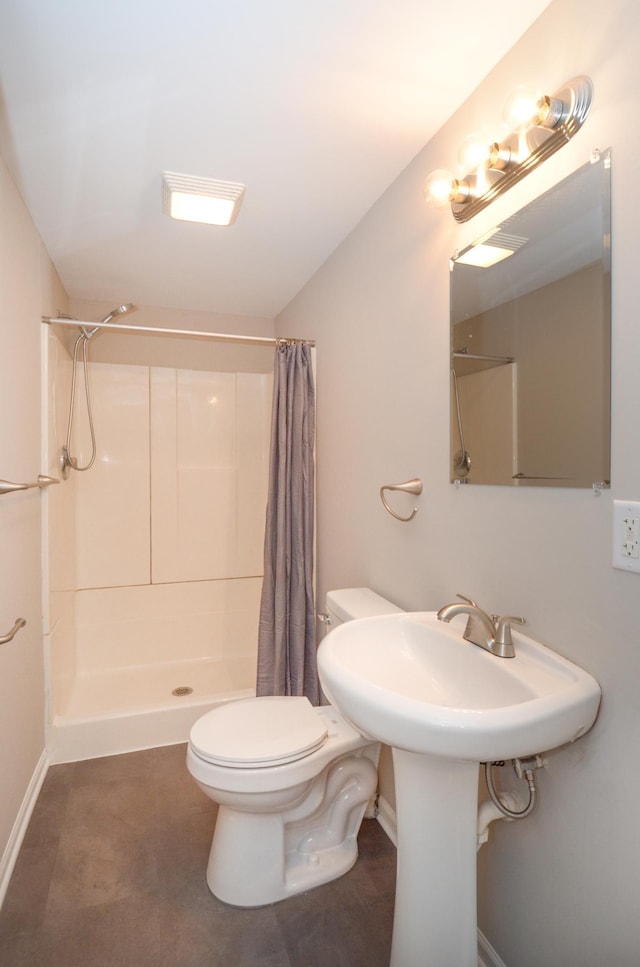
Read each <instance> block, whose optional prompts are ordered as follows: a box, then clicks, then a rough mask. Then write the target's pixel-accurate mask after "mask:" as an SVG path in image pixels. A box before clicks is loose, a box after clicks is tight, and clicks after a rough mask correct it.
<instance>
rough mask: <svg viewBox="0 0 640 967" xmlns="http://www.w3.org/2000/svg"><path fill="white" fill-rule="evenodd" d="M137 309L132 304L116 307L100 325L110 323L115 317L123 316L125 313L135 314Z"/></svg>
mask: <svg viewBox="0 0 640 967" xmlns="http://www.w3.org/2000/svg"><path fill="white" fill-rule="evenodd" d="M137 308H138V307H137V306H134V304H133V302H127V303H125V305H123V306H118V307H117V309H112V310H111V312H110V313H109V315H108V316H105V317H104V319H101V320H100V325H101V326H102V325H104V324H105V322H111V320H112V319H115V317H116V316H124V315H126V313H127V312H135V311H136V309H137Z"/></svg>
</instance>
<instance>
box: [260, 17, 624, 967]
mask: <svg viewBox="0 0 640 967" xmlns="http://www.w3.org/2000/svg"><path fill="white" fill-rule="evenodd" d="M639 43H640V7H639V6H638V5H637V4H636V3H635V0H613V2H611V3H609V4H606V5H602V4H597V5H596V4H595V3H592V2H588V3H584V2H583V0H557V2H554V3H553V4H552V5H551V6H550V7H549V9H548V10H547V11H546V13H545V14H543V16H542V17H541V19H540V20H539V21H538V22H537V23H536V24H535V25H534V26H533V28H532V29H531V30H530V31H529V32H528V33H527V34H526V35H525V37H524V38H523V39H522V40H521V42H519V43H518V44H517V46H516V47H515V48H514V49H513V50H512V51H511V52H510V53H509V55H508V56H507V57H506V58H505V59H504V60H503V61H502V62H501V63H500V64H499V65H498V66H497V67H496V68H495V69H494V71H493V72H492V73H491V74H490V75H489V76H488V77H487V78H486V79H485V81H484V82H483V83H482V84H481V86H480V87H479V88H478V90H477V91H476V92H475V93H474V95H473V96H472V97H471V98H470V99H469V100H468V101H467V102H466V103H465V104H464V105H463V106H462V107H461V108H460V110H459V111H458V112H457V113H456V114H455V115H454V116H453V117H452V118H451V119H450V121H449V122H448V123H447V124H446V126H445V127H444V128H443V129H442V130H441V131H440V132H439V134H438V135H437V136H436V137H435V138H434V139H433V140H432V141H431V142H430V143H429V144H428V145H427V146H426V147H425V149H424V150H423V151H422V152H421V154H420V155H419V156H418V157H417V158H416V159H415V161H414V162H413V163H412V164H411V165H409V167H408V168H407V169H406V170H405V171H404V172H403V173H402V174H401V175H400V177H399V178H398V179H397V180H396V181H395V182H394V183H393V184H392V185H391V186H390V188H389V189H388V190H387V192H386V193H385V194H384V195H383V196H382V197H381V198H380V200H379V202H378V203H377V204H376V205H375V206H374V207H373V208H372V209H371V211H370V212H369V213H368V214H367V216H366V217H365V218H364V219H363V220H362V222H361V223H360V224H359V225H358V226H357V228H356V229H355V230H354V232H353V233H352V234H351V235H350V236H349V238H347V240H346V241H345V242H344V243H343V244H342V245H341V246H340V247H339V249H338V250H337V251H336V252H335V253H334V255H333V256H332V257H331V258H330V259H329V260H328V261H327V263H326V264H325V265H324V266H323V267H322V269H321V270H320V271H319V272H318V273H317V274H316V276H315V277H314V278H313V279H312V280H311V281H310V282H309V283H308V284H307V286H306V287H305V288H304V289H303V290H302V292H301V293H300V294H299V295H298V297H297V298H296V299H295V300H294V301H293V302H292V303H291V304H290V306H289V307H288V308H287V309H286V310H285V311H284V312H283V313H282V315H281V317H280V318H279V320H277V324H278V328H279V331H282V332H285V331H286V332H287V333H290V334H293V335H296V334H297V335H306V336H314V337H315V338H316V339H317V342H318V349H317V362H318V495H319V501H318V504H319V511H318V516H319V536H318V549H319V588H320V592H321V593H322V592H323V591H325V590H326V589H327V588H330V587H340V586H348V585H369V586H371V587H372V588H374V589H376V590H377V591H379V592H380V593H382V594H384V595H386V596H388V597H390V598H392V599H393V600H395V601H397V602H398V603H399V604H401V605H403V606H404V607H406V608H412V609H421V608H436V607H438V606H440V605H442V604H444V603H445V602H447V601H450V600H451V599H452V598H453V597H454V595H455V593H456V592H457V591H461V592H463V593H466V594H468V595H471V596H473V597H474V598H476V599H478V600H479V601H480V602H481V603H482V604H483V605H485V606H486V608H487V609H488V610H490V611H496V612H502V613H504V612H510V613H512V614H523V615H525V616H526V617H527V618H528V621H529V631H530V633H531V634H532V635H533V636H534V637H536V638H538V639H540V640H542V641H543V642H546V643H548V644H549V645H551V646H552V647H554V648H556V649H557V650H558V651H560V652H561V653H563V654H565V655H566V656H568V657H569V658H571V659H573V660H575V661H577V662H578V663H579V664H581V665H583V666H584V667H585V668H587V669H588V670H589V671H591V672H592V673H593V674H594V675H595V676H596V677H597V678H598V679H599V681H600V682H601V684H602V688H603V692H604V700H603V705H602V709H601V713H600V717H599V720H598V722H597V724H596V726H595V728H594V730H593V732H592V733H591V734H590V735H589V736H588V737H586V738H584V739H582V740H581V741H579V742H578V743H577V744H576V745H575V746H573V747H570V748H567V749H563V750H559V751H556V752H553V753H552V754H550V755H549V757H548V759H549V766H548V770H547V771H546V772H545V773H544V775H542V776H541V778H540V806H539V808H538V809H537V811H536V813H535V814H534V815H533V816H532V817H530V818H529V819H527V820H526V821H524V822H522V823H520V824H517V823H510V824H498V828H497V829H496V830H495V832H493V833H492V836H491V841H490V843H489V845H488V847H483V850H482V852H481V854H480V865H481V883H480V924H481V927H482V929H483V931H484V933H485V934H486V936H487V937H488V938H489V939H490V941H491V942H492V943H493V944H494V945H495V947H496V948H497V950H498V952H499V953H500V955H501V956H502V958H503V959H504V961H505V963H506V964H508V965H509V967H540V965H541V964H545V965H546V964H548V965H553V967H601V965H602V964H605V963H609V964H616V965H620V967H631V965H632V964H635V963H637V960H638V949H639V945H638V926H637V906H638V900H637V884H638V871H639V870H640V838H639V837H638V835H637V828H638V820H637V800H638V795H639V793H640V780H639V779H638V772H637V770H636V769H635V760H636V748H635V747H636V740H637V735H638V721H639V711H640V704H639V701H638V697H637V693H638V684H637V683H638V678H639V675H640V657H639V652H638V628H637V615H638V602H639V601H640V576H639V575H635V574H630V573H625V572H621V571H615V570H613V569H612V567H611V518H612V499H613V498H614V497H617V498H625V499H634V498H635V499H640V449H639V448H638V447H637V446H635V443H636V442H637V440H638V413H640V380H638V378H637V373H636V369H637V365H638V360H640V326H639V325H638V322H637V312H636V305H637V268H636V264H635V262H636V260H635V259H634V258H633V256H629V257H626V258H625V257H624V254H623V253H627V252H628V253H632V252H633V251H634V245H633V242H634V236H635V230H636V223H637V206H635V205H633V204H632V203H630V200H629V193H628V191H627V189H626V186H627V185H629V184H633V181H634V178H635V169H636V167H637V160H636V155H637V154H638V152H640V129H639V128H638V125H637V124H636V122H635V118H636V114H637V110H636V106H635V100H636V96H637V89H638V80H639V74H640V58H638V45H639ZM580 73H586V74H589V75H590V76H591V77H592V79H593V81H594V85H595V100H594V104H593V108H592V111H591V114H590V117H589V119H588V120H587V122H586V125H585V128H584V129H583V131H581V132H580V134H579V135H578V136H577V137H576V139H575V140H574V141H572V142H571V143H570V144H569V145H567V146H565V147H564V148H563V149H562V151H561V152H559V154H557V155H556V156H555V157H554V158H552V159H551V160H549V161H547V162H546V163H545V164H544V165H543V166H542V168H540V169H539V170H538V171H536V172H534V173H532V174H531V175H529V177H528V178H527V179H525V181H524V182H523V183H521V184H520V185H519V186H517V187H516V188H513V189H512V190H511V191H510V192H508V193H507V194H506V195H505V196H503V198H501V199H499V200H498V201H496V202H495V203H494V204H493V205H492V206H490V208H489V209H488V210H487V211H485V212H482V213H481V214H479V215H478V216H476V217H475V218H473V219H472V220H471V222H470V223H469V224H467V225H464V226H462V227H459V226H457V225H456V223H455V222H454V221H453V219H452V218H451V216H450V215H449V213H447V212H439V211H431V210H429V209H428V208H427V207H426V206H425V205H424V204H423V202H422V192H423V182H424V179H425V176H426V175H427V174H428V173H429V172H430V171H431V170H433V169H435V168H442V167H446V166H450V165H452V164H455V160H456V157H457V152H458V147H459V145H460V144H461V142H462V141H463V139H464V138H465V137H466V136H467V135H468V134H470V133H471V132H474V131H478V130H481V131H488V132H491V131H497V130H500V123H501V110H502V105H503V103H504V100H505V97H506V95H507V94H508V93H509V92H510V91H511V90H513V88H514V87H515V86H517V85H518V84H521V83H522V84H539V83H542V84H544V85H546V86H547V88H550V89H551V90H553V89H555V88H557V87H560V86H561V85H562V84H563V83H564V82H565V81H566V80H568V79H569V78H570V77H572V76H575V75H577V74H580ZM609 145H611V146H612V149H613V169H612V176H613V178H612V180H613V466H612V480H613V482H612V490H611V491H610V492H605V493H603V495H602V496H600V497H594V496H593V494H592V493H591V492H590V491H589V490H573V489H571V490H560V489H547V488H542V489H536V488H507V487H504V488H501V487H461V488H459V489H456V488H455V487H454V486H452V485H451V484H450V483H449V461H448V453H449V419H448V401H449V362H448V353H449V323H448V284H449V273H448V259H449V256H450V255H451V253H452V252H453V251H454V249H456V248H460V249H461V248H463V247H464V246H465V245H467V244H469V243H470V242H471V241H472V240H473V239H474V238H477V237H478V236H479V235H481V234H482V233H483V232H485V231H487V230H488V229H489V228H490V227H491V226H492V225H493V224H496V223H499V221H500V219H502V218H504V217H506V216H507V215H508V214H510V213H511V212H512V211H514V210H516V209H517V208H519V207H521V206H522V205H523V204H525V203H526V202H528V201H529V200H530V199H531V198H532V197H534V195H536V194H538V193H540V192H542V191H544V190H546V188H548V187H550V186H551V184H553V183H555V182H557V181H559V180H560V179H561V178H563V177H565V176H566V175H568V174H569V173H570V172H571V171H573V170H574V169H575V168H577V167H579V166H580V165H581V164H583V163H584V162H585V161H586V160H587V159H588V157H589V154H590V152H591V150H592V148H594V147H600V148H605V147H607V146H609ZM413 476H420V477H422V478H423V480H424V485H425V487H424V493H423V494H422V496H421V497H419V498H418V500H417V504H418V505H419V507H420V512H419V513H418V515H417V517H416V518H415V520H414V521H413V522H412V523H411V524H401V523H398V522H397V521H395V520H393V519H392V518H391V517H390V516H389V515H388V514H387V513H385V511H384V510H383V508H382V506H381V504H380V500H379V497H378V488H379V487H380V485H381V484H383V483H388V482H391V481H400V480H406V479H408V478H410V477H413Z"/></svg>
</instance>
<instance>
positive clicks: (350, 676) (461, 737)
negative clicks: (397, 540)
mask: <svg viewBox="0 0 640 967" xmlns="http://www.w3.org/2000/svg"><path fill="white" fill-rule="evenodd" d="M464 627H465V625H464V622H463V616H461V618H460V620H458V619H455V620H454V621H452V622H451V623H450V624H444V623H443V622H441V621H438V620H437V617H436V613H435V612H420V613H404V614H394V615H385V616H382V617H376V618H363V619H360V620H358V621H351V622H348V623H345V624H344V625H341V626H339V627H338V628H336V629H335V630H333V631H331V632H330V634H328V635H327V636H326V637H325V638H324V639H323V641H322V642H321V644H320V647H319V649H318V668H319V672H320V680H321V682H322V687H323V689H324V692H325V694H326V695H327V697H328V698H329V700H330V701H331V702H332V703H333V704H334V705H335V706H336V707H337V708H338V709H339V710H340V711H341V712H342V714H343V715H344V716H345V718H347V719H348V720H349V721H350V722H351V723H352V724H353V725H354V726H355V727H356V728H357V729H358V730H359V731H360V732H362V733H364V734H365V735H368V736H371V737H372V738H374V739H378V740H379V741H381V742H384V743H386V744H387V745H390V746H391V747H392V750H393V762H394V771H395V780H396V799H397V820H398V878H397V886H396V904H395V914H394V925H393V943H392V952H391V967H476V965H477V924H476V819H477V794H478V768H479V764H480V763H481V762H489V761H494V760H496V759H512V758H517V757H524V756H529V755H534V754H535V753H538V752H545V751H548V750H550V749H553V748H556V747H557V746H560V745H563V744H564V743H566V742H572V741H574V740H575V739H577V738H579V737H580V736H581V735H583V734H584V733H585V732H586V731H587V730H588V729H589V728H590V727H591V726H592V725H593V722H594V721H595V718H596V715H597V712H598V706H599V702H600V687H599V685H598V683H597V682H596V681H595V679H594V678H592V676H591V675H589V674H588V673H587V672H585V671H583V670H582V669H581V668H579V667H578V666H577V665H574V664H573V663H572V662H570V661H567V660H566V659H565V658H562V657H561V656H560V655H558V654H556V653H555V652H553V651H552V650H551V649H549V648H547V647H545V646H544V645H542V644H540V643H539V642H536V641H534V640H532V639H531V638H528V637H527V636H526V635H522V634H519V633H517V632H515V631H514V632H513V640H514V644H515V651H516V656H515V658H498V657H496V656H494V655H491V654H490V653H489V652H487V651H484V650H483V649H481V648H479V647H477V646H476V645H473V644H471V643H470V642H467V641H465V640H464V639H463V638H462V633H463V631H464Z"/></svg>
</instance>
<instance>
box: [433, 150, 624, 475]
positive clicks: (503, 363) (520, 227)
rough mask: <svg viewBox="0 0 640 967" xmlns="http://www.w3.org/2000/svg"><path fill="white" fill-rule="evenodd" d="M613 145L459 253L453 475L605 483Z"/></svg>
mask: <svg viewBox="0 0 640 967" xmlns="http://www.w3.org/2000/svg"><path fill="white" fill-rule="evenodd" d="M610 177H611V153H610V151H609V150H607V151H601V152H594V154H593V156H592V159H591V161H590V162H589V163H587V164H585V165H584V166H583V167H581V168H579V169H578V170H577V171H575V172H574V173H573V174H572V175H570V176H569V177H568V178H565V179H564V180H563V181H561V182H559V183H558V184H557V185H555V186H554V187H553V188H551V189H550V190H549V191H547V192H546V193H545V194H544V195H541V196H540V197H539V198H536V199H535V201H533V202H531V204H529V205H527V206H526V207H525V208H523V209H522V210H521V211H519V212H516V214H514V215H512V216H510V217H509V218H507V219H506V220H505V221H503V222H502V224H501V225H499V226H496V228H494V229H493V230H492V231H491V232H488V233H486V234H485V236H483V237H482V238H480V239H478V240H477V241H476V242H474V243H473V244H472V245H470V246H468V248H466V249H464V250H463V251H461V252H456V253H455V255H454V257H453V259H452V261H451V480H452V481H454V482H455V481H460V482H464V483H478V484H509V485H516V486H523V485H530V486H543V487H544V486H547V487H592V486H593V484H594V483H597V484H598V485H604V486H607V485H608V483H609V477H610V395H611V394H610V383H611V376H610V373H611V285H610V280H611V266H610V261H611V260H610V250H611V244H610V243H611V228H610V224H611V203H610Z"/></svg>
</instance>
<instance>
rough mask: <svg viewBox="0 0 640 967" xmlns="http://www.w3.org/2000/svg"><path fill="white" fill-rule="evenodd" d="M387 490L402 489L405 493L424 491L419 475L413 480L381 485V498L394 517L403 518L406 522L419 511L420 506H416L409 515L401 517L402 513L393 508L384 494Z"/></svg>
mask: <svg viewBox="0 0 640 967" xmlns="http://www.w3.org/2000/svg"><path fill="white" fill-rule="evenodd" d="M385 490H401V491H402V492H403V493H405V494H416V496H417V495H418V494H421V493H422V480H420V478H419V477H414V479H413V480H406V481H405V482H404V483H399V484H385V485H384V487H380V500H381V501H382V503H383V505H384V509H385V510H388V511H389V513H390V514H391V516H392V517H395V519H396V520H402V521H404V522H405V523H406V522H407V521H409V520H413V518H414V517H415V516H416V514H417V513H418V508H417V507H414V508H413V510H412V511H411V513H410V514H409V516H408V517H401V516H400V514H396V512H395V510H392V509H391V507H390V506H389V504H388V503H387V499H386V497H385V495H384V492H385Z"/></svg>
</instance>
